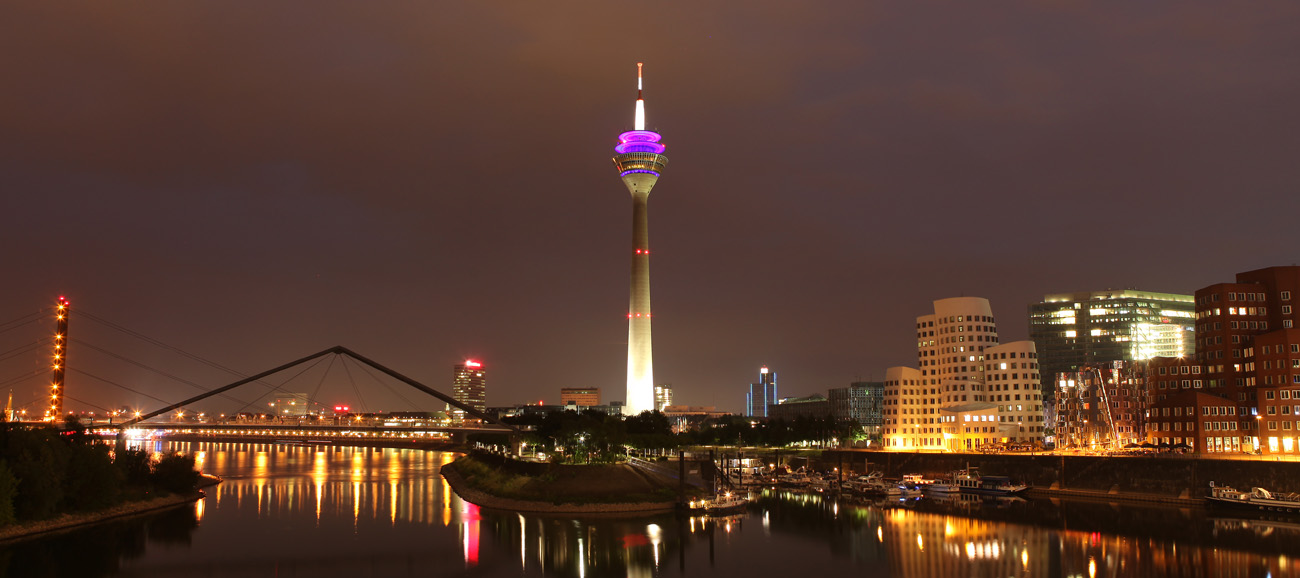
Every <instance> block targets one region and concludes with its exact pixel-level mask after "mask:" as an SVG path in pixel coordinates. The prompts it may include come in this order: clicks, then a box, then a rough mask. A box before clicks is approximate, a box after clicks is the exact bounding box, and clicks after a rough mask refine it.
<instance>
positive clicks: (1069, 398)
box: [1054, 361, 1150, 449]
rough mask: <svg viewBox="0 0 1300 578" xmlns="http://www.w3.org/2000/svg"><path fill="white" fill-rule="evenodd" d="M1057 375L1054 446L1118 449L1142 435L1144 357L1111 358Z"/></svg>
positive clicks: (1146, 397) (1144, 422) (1144, 426)
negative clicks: (1140, 359)
mask: <svg viewBox="0 0 1300 578" xmlns="http://www.w3.org/2000/svg"><path fill="white" fill-rule="evenodd" d="M1056 375H1057V383H1056V419H1057V421H1056V422H1055V426H1054V429H1055V430H1056V447H1058V448H1089V449H1104V448H1110V449H1118V448H1122V447H1124V446H1126V445H1128V444H1133V443H1139V444H1140V443H1143V442H1145V441H1146V433H1147V410H1148V405H1149V404H1150V396H1149V394H1148V393H1149V392H1148V389H1147V379H1146V364H1145V363H1128V362H1123V361H1115V362H1111V363H1102V364H1096V365H1086V366H1083V367H1080V368H1079V369H1078V370H1077V371H1069V372H1064V373H1058V374H1056Z"/></svg>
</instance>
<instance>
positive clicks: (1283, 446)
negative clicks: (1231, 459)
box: [1147, 266, 1300, 455]
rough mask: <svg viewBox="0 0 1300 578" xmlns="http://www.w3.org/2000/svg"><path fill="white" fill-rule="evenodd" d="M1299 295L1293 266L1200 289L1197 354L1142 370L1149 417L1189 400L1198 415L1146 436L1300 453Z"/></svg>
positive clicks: (1211, 448) (1215, 448)
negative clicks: (1148, 397)
mask: <svg viewBox="0 0 1300 578" xmlns="http://www.w3.org/2000/svg"><path fill="white" fill-rule="evenodd" d="M1298 297H1300V267H1297V266H1290V267H1269V268H1266V269H1258V270H1255V271H1247V272H1244V273H1238V274H1237V276H1236V280H1235V282H1233V283H1218V284H1214V285H1210V286H1208V287H1204V288H1202V289H1199V290H1197V291H1196V298H1195V303H1196V312H1195V322H1196V355H1195V356H1194V357H1192V356H1188V357H1183V358H1155V359H1152V360H1151V362H1150V367H1149V368H1148V370H1147V375H1148V380H1149V381H1150V382H1151V384H1152V385H1151V388H1150V393H1151V396H1152V401H1151V413H1152V421H1153V422H1154V421H1155V415H1156V412H1159V414H1160V416H1161V417H1164V414H1165V411H1166V410H1169V411H1170V413H1171V414H1172V413H1173V412H1174V411H1177V410H1179V409H1182V410H1183V412H1184V414H1185V413H1186V411H1187V408H1188V407H1191V408H1192V411H1193V412H1194V413H1195V414H1196V415H1197V416H1198V419H1191V420H1182V425H1183V427H1184V428H1187V427H1188V426H1191V427H1193V428H1195V429H1193V430H1191V431H1189V430H1187V429H1183V430H1181V431H1179V430H1173V431H1174V432H1175V433H1174V434H1173V435H1169V434H1166V433H1165V430H1163V429H1162V430H1159V432H1156V431H1152V432H1151V434H1150V436H1151V437H1152V438H1157V437H1158V438H1165V437H1170V438H1181V439H1182V440H1183V441H1182V443H1184V444H1187V445H1188V446H1190V447H1191V448H1192V451H1194V452H1196V453H1202V452H1205V453H1218V452H1232V451H1253V450H1258V451H1262V452H1263V453H1266V454H1273V453H1281V454H1293V455H1294V454H1297V453H1300V443H1297V442H1300V431H1297V429H1298V428H1300V419H1298V418H1297V417H1296V416H1297V412H1298V411H1300V404H1297V403H1296V402H1294V401H1293V400H1295V399H1296V395H1297V394H1300V334H1297V332H1296V331H1295V330H1296V326H1295V323H1296V312H1295V310H1294V306H1295V304H1296V299H1297V298H1298ZM1189 391H1190V392H1195V393H1201V394H1205V395H1203V396H1187V395H1184V394H1186V393H1187V392H1189ZM1187 399H1190V400H1192V401H1193V402H1195V403H1194V404H1193V405H1191V406H1188V405H1187V404H1186V400H1187ZM1225 400H1226V401H1225ZM1224 407H1226V408H1228V409H1226V410H1224V409H1222V408H1224ZM1270 411H1271V412H1273V413H1271V414H1270V413H1269V412H1270ZM1179 423H1180V422H1178V421H1175V422H1174V424H1175V427H1176V426H1177V424H1179ZM1179 434H1181V435H1179Z"/></svg>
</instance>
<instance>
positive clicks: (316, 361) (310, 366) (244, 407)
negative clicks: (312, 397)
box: [236, 358, 323, 413]
mask: <svg viewBox="0 0 1300 578" xmlns="http://www.w3.org/2000/svg"><path fill="white" fill-rule="evenodd" d="M321 361H323V359H322V358H316V360H315V361H313V362H312V363H311V365H308V366H307V367H304V368H303V369H302V371H299V372H298V373H295V374H293V375H292V376H290V377H289V378H288V379H286V380H284V381H283V382H281V383H280V385H271V384H269V383H266V382H263V381H260V380H259V381H257V382H256V383H261V384H262V385H267V386H270V387H272V388H273V389H274V390H275V391H277V392H280V393H288V390H285V389H284V388H283V386H284V385H285V384H287V383H289V382H290V381H293V380H295V379H298V377H299V376H301V375H302V374H304V373H307V372H308V371H310V370H311V369H312V368H313V367H316V366H317V365H320V362H321ZM261 400H262V398H261V397H258V398H257V399H255V400H253V401H250V402H248V403H246V404H244V406H243V407H241V408H239V409H238V410H236V413H238V412H241V411H244V410H245V409H248V406H250V405H253V404H254V403H257V402H259V401H261Z"/></svg>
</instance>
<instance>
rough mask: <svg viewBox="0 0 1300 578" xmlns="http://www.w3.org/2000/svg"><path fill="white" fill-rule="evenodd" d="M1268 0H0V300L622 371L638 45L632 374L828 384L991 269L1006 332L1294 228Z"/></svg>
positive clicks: (1273, 249)
mask: <svg viewBox="0 0 1300 578" xmlns="http://www.w3.org/2000/svg"><path fill="white" fill-rule="evenodd" d="M1297 12H1300V8H1297V7H1296V6H1295V5H1294V3H1288V2H1260V3H1251V4H1250V5H1248V6H1235V7H1233V8H1231V9H1225V8H1224V6H1223V5H1222V4H1219V3H1197V2H1191V3H1178V4H1177V5H1159V6H1157V5H1149V4H1129V5H1123V6H1105V7H1102V6H1097V5H1095V3H1086V2H1033V3H979V4H968V3H938V2H908V3H892V2H891V3H870V4H863V5H845V4H844V3H830V2H825V3H818V2H814V3H811V4H809V3H801V4H798V5H794V4H790V3H778V2H761V1H760V2H750V3H748V4H746V6H745V7H744V9H738V8H737V7H736V6H734V5H728V4H723V3H712V2H696V3H693V4H690V5H688V6H680V7H678V6H672V5H656V7H655V8H654V9H653V10H647V9H644V7H641V6H639V5H632V4H625V3H609V2H579V3H567V4H559V5H557V4H541V3H519V4H516V5H512V6H508V7H506V6H501V5H497V4H490V3H486V4H485V3H463V2H428V3H410V2H368V3H355V2H310V3H308V2H277V3H246V4H242V5H232V4H223V3H203V2H144V3H133V4H131V5H130V6H123V5H120V4H104V3H94V2H86V3H54V4H51V3H37V4H29V5H22V6H13V7H10V9H9V14H7V17H6V18H5V19H4V21H3V22H0V70H4V71H5V73H6V77H7V79H8V80H7V81H6V83H5V88H4V89H2V90H0V110H3V111H5V112H4V113H3V114H0V135H3V136H2V137H0V186H3V187H4V188H5V191H6V194H5V198H6V203H5V208H6V209H7V211H6V212H7V213H8V214H9V215H10V216H11V218H10V219H7V222H6V226H5V227H3V228H2V229H0V242H2V243H3V244H4V246H5V247H7V250H6V252H5V255H6V263H7V264H8V266H9V267H8V269H9V274H8V275H7V276H6V279H7V281H8V282H7V283H5V284H4V285H3V289H0V297H3V301H2V302H3V303H5V304H7V309H8V310H9V311H10V312H11V315H10V317H18V316H20V315H22V314H24V313H25V312H28V311H31V310H34V309H36V308H39V307H42V306H44V305H45V304H47V303H49V302H51V301H52V299H53V297H54V296H56V295H58V294H61V293H66V294H68V295H69V296H70V297H71V298H72V299H73V302H74V305H76V306H78V307H84V308H85V309H86V310H87V311H89V312H91V313H93V314H95V315H97V316H100V317H102V318H105V319H110V320H112V321H114V322H117V323H120V324H122V325H125V326H128V327H131V328H133V329H135V330H138V331H140V332H142V333H144V334H147V335H150V336H153V337H156V338H158V339H160V340H163V341H165V342H167V343H170V344H174V345H175V346H177V347H181V348H183V349H185V350H187V351H192V352H195V353H198V354H201V355H202V356H204V357H206V358H210V359H214V360H217V361H220V362H222V363H223V364H226V365H229V366H231V367H235V368H237V369H240V370H243V371H246V372H253V371H258V370H261V369H264V368H266V367H270V366H273V365H275V364H278V363H280V362H283V361H285V360H288V359H292V358H294V357H296V356H300V355H303V354H306V353H309V352H312V351H315V350H318V349H322V348H324V347H327V346H330V345H335V344H343V345H347V346H350V347H352V348H354V349H356V350H358V351H361V352H362V353H366V354H368V355H370V356H371V357H373V358H374V359H376V360H378V361H381V362H384V363H388V364H390V365H392V366H394V367H396V368H398V369H399V370H402V371H405V372H407V373H409V374H410V375H412V376H413V377H416V378H418V379H423V380H427V381H428V382H429V383H432V384H434V385H438V384H445V383H446V382H447V380H448V379H449V376H450V367H449V366H450V365H451V364H452V363H453V362H455V361H457V360H459V359H461V358H462V357H464V356H470V355H473V356H479V357H482V358H484V359H485V360H486V361H487V363H488V364H489V367H490V371H491V374H490V375H491V378H490V382H489V383H490V386H489V388H490V393H489V401H490V402H491V403H493V404H506V403H513V402H518V401H523V400H525V399H530V400H532V399H538V398H544V399H548V400H554V399H555V398H556V397H557V396H558V388H560V387H563V386H571V385H583V386H591V385H597V386H601V387H604V388H606V391H607V398H609V399H619V398H621V397H622V391H621V388H622V386H621V384H620V382H621V380H622V379H623V374H624V367H623V363H624V359H623V355H624V348H625V345H624V339H625V333H626V327H625V318H624V317H623V314H624V310H625V308H626V290H627V280H626V275H627V262H626V256H627V254H626V251H627V244H628V237H629V235H630V233H629V231H628V229H629V228H630V223H629V220H630V219H629V218H628V217H629V215H628V213H629V210H628V204H629V203H628V199H627V197H626V193H625V192H624V191H623V189H622V186H621V185H620V184H619V183H618V181H617V179H616V177H615V175H614V173H613V169H612V168H611V167H610V166H609V161H608V158H609V156H610V154H611V148H612V145H613V143H614V140H615V136H616V135H617V134H618V132H620V131H621V130H625V129H626V128H628V124H629V123H630V121H631V118H630V117H631V111H632V98H633V93H632V90H633V88H634V85H633V78H632V75H633V73H634V67H633V65H634V63H635V62H637V61H639V60H640V61H645V62H646V63H647V64H646V71H647V79H646V96H647V99H648V102H649V105H648V106H649V118H650V124H651V125H652V126H653V127H656V128H657V129H658V130H661V131H662V132H663V134H664V136H665V141H666V142H667V143H668V145H669V150H668V155H669V157H670V158H671V159H672V162H671V165H670V167H669V170H668V173H667V174H666V175H665V177H664V178H663V180H662V181H661V182H660V184H659V186H658V187H657V189H656V191H655V193H654V195H653V197H654V201H653V202H652V203H651V214H652V219H651V234H652V239H653V240H654V247H655V256H656V259H655V264H654V281H653V287H654V299H655V312H656V320H657V324H656V335H655V336H656V360H657V364H656V366H657V367H656V375H657V378H658V379H659V380H660V381H663V382H671V383H673V384H674V385H675V386H676V387H677V392H678V400H679V401H680V402H683V403H689V404H708V405H713V404H717V405H720V406H722V407H724V408H727V409H733V410H734V409H739V408H740V402H741V400H742V399H743V397H742V396H743V388H744V384H746V383H747V382H748V381H750V380H751V379H752V378H753V374H754V372H755V370H756V369H757V367H758V366H759V365H760V364H764V363H766V364H768V365H770V366H772V367H774V368H776V369H777V370H778V371H779V372H780V373H781V385H782V388H783V390H784V392H786V393H790V394H803V393H810V392H813V391H821V390H824V389H826V388H828V387H834V386H840V385H843V384H844V383H847V382H848V381H850V380H852V379H854V378H856V377H858V376H861V377H871V376H874V377H877V378H879V377H880V376H881V375H882V374H883V370H884V368H885V367H888V366H890V365H897V364H910V363H912V362H913V358H914V353H913V346H912V339H911V324H912V320H913V318H914V317H915V316H916V315H918V314H922V313H925V312H926V311H927V310H928V307H929V302H930V301H931V300H933V299H938V298H943V297H949V296H954V295H980V296H986V297H989V298H990V299H992V300H993V306H994V309H995V312H996V313H997V314H998V316H999V318H1000V319H999V320H1000V326H1001V329H1002V335H1003V337H1004V338H1011V339H1018V338H1023V337H1025V335H1026V333H1027V332H1026V329H1025V324H1026V322H1025V320H1024V311H1025V307H1026V305H1027V304H1028V303H1029V302H1031V301H1033V300H1036V299H1037V298H1040V297H1041V296H1042V294H1044V293H1048V292H1057V291H1070V290H1087V289H1102V288H1107V287H1140V288H1146V289H1151V290H1163V291H1182V292H1190V291H1192V290H1194V289H1195V288H1197V287H1199V286H1202V285H1205V284H1208V283H1211V282H1215V281H1219V280H1225V279H1228V278H1230V276H1231V275H1232V274H1233V273H1235V272H1237V271H1242V270H1249V269H1253V268H1257V267H1264V266H1270V265H1279V264H1289V263H1291V262H1293V261H1294V260H1295V257H1294V255H1295V252H1294V246H1295V234H1294V230H1295V227H1294V223H1293V221H1294V217H1293V216H1294V215H1295V214H1296V209H1297V208H1300V207H1298V206H1297V205H1298V204H1300V203H1297V201H1296V200H1295V195H1294V191H1295V189H1296V177H1295V171H1294V169H1293V165H1294V162H1293V159H1294V158H1295V157H1296V155H1297V153H1298V152H1300V150H1297V148H1298V147H1297V139H1296V138H1295V135H1296V134H1300V117H1298V115H1297V113H1296V107H1295V104H1294V103H1295V102H1297V101H1300V99H1298V98H1297V97H1300V62H1297V59H1300V40H1298V38H1300V37H1298V36H1297V35H1296V34H1294V30H1295V29H1296V28H1297V24H1300V19H1298V18H1297V16H1298V14H1297ZM29 327H30V326H29ZM78 327H87V328H86V329H78V330H79V331H86V332H88V333H83V334H82V335H86V337H85V339H87V340H102V341H101V342H100V343H99V345H101V346H102V347H103V348H104V349H110V350H115V351H116V349H115V348H121V354H122V355H124V356H127V357H132V358H139V359H148V360H149V363H156V364H158V365H168V364H171V363H174V361H172V360H170V359H169V358H168V356H167V355H165V354H163V353H159V352H156V351H153V350H150V349H149V348H148V347H145V346H143V345H141V344H139V343H134V342H132V341H131V340H129V339H121V338H120V336H115V334H114V333H113V332H111V331H109V332H102V333H101V334H96V333H95V331H96V330H95V329H93V325H90V324H86V323H85V322H83V324H82V325H79V326H78ZM15 333H16V331H15V332H9V333H8V334H7V335H14V334H15ZM34 338H35V336H34V335H24V336H21V337H20V338H19V339H34ZM85 355H86V357H84V358H82V359H83V360H84V361H82V363H86V364H93V365H92V366H93V367H94V368H95V370H96V373H97V374H115V375H116V377H114V379H115V380H119V381H120V382H122V383H127V382H133V381H132V380H140V381H141V382H142V383H144V384H146V385H149V386H150V387H154V388H155V389H154V390H155V391H157V392H158V393H157V394H158V395H160V396H163V397H167V398H169V399H176V398H179V397H181V396H182V395H184V394H185V393H187V391H186V390H187V389H190V390H192V388H187V387H186V386H183V385H176V384H175V383H168V382H167V380H165V379H160V378H158V377H156V375H153V374H149V373H148V372H142V371H141V370H140V369H139V368H138V367H135V368H132V367H125V366H119V365H114V364H113V362H112V360H111V359H108V358H96V357H94V356H93V355H92V354H85ZM38 358H39V355H37V356H36V357H34V358H33V359H36V361H33V360H26V359H25V358H24V360H21V361H20V362H21V363H25V364H32V363H39V360H38ZM10 363H12V361H11V362H10ZM77 363H78V361H77V360H75V359H74V361H73V365H74V366H75V365H76V364H77ZM6 368H7V369H6ZM25 368H26V366H24V367H23V368H16V367H8V366H6V365H0V369H6V371H7V373H5V374H4V375H0V378H4V377H5V376H6V375H16V374H18V373H20V369H23V370H25ZM86 371H92V369H91V367H87V368H86ZM187 371H192V372H193V374H194V377H193V378H191V379H194V380H195V381H204V382H210V384H211V385H217V384H219V383H220V382H221V380H223V379H226V377H223V376H221V375H219V374H211V373H202V372H201V370H199V369H192V370H191V369H186V368H184V367H178V368H177V369H176V372H177V373H184V372H187ZM73 377H74V379H75V376H73ZM77 386H78V384H77V383H76V382H75V381H73V382H71V384H70V389H69V391H70V392H71V391H73V390H74V389H75V388H76V387H77ZM89 386H90V384H87V387H89ZM39 389H40V383H39V380H37V381H36V382H22V383H20V385H19V386H18V387H17V389H16V391H15V396H16V397H20V398H21V397H23V396H30V395H31V392H30V391H27V390H31V391H36V390H39ZM83 391H84V390H83ZM118 395H126V394H121V393H120V390H117V389H115V388H112V387H106V386H102V385H101V386H96V389H94V392H93V393H91V392H86V393H85V397H86V399H87V400H88V401H92V402H95V403H110V402H114V403H115V402H116V401H117V397H116V396H118ZM339 395H340V396H346V395H347V394H346V393H340V394H339ZM124 403H125V402H124Z"/></svg>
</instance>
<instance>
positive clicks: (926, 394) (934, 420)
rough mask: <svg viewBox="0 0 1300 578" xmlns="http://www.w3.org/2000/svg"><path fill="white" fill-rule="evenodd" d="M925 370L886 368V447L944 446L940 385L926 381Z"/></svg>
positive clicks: (898, 448)
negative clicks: (940, 409)
mask: <svg viewBox="0 0 1300 578" xmlns="http://www.w3.org/2000/svg"><path fill="white" fill-rule="evenodd" d="M926 381H927V380H925V379H922V377H921V371H920V370H917V369H914V368H911V367H891V368H889V369H887V370H885V392H884V395H885V399H884V402H883V403H884V409H883V412H882V413H883V414H884V415H883V419H882V421H883V424H882V429H881V433H882V435H883V436H884V444H885V447H887V448H889V449H895V450H903V449H935V450H937V449H940V448H942V447H943V436H941V435H940V433H941V432H940V431H939V425H938V424H939V420H938V415H939V387H938V385H930V384H928V383H925V382H926Z"/></svg>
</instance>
